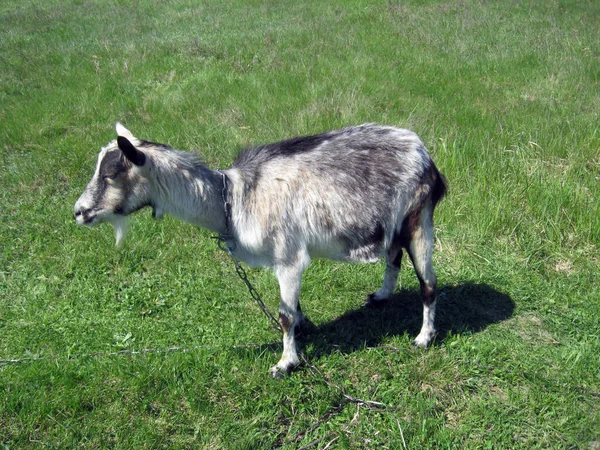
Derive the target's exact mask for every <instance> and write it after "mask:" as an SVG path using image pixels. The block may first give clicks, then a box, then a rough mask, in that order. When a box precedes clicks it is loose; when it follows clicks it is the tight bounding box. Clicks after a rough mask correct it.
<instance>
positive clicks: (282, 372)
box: [269, 365, 291, 379]
mask: <svg viewBox="0 0 600 450" xmlns="http://www.w3.org/2000/svg"><path fill="white" fill-rule="evenodd" d="M290 370H291V368H285V367H280V366H279V365H276V366H273V367H271V370H270V371H269V372H270V373H271V376H272V377H273V378H278V379H282V378H285V377H287V376H288V375H289V374H290Z"/></svg>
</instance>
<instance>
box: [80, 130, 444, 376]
mask: <svg viewBox="0 0 600 450" xmlns="http://www.w3.org/2000/svg"><path fill="white" fill-rule="evenodd" d="M116 132H117V136H118V138H117V140H116V141H112V142H111V143H109V144H108V145H107V146H106V147H104V148H102V150H101V151H100V154H99V156H98V162H97V165H96V171H95V173H94V175H93V177H92V179H91V181H90V182H89V184H88V185H87V187H86V189H85V191H84V192H83V193H82V195H81V197H80V198H79V199H78V200H77V202H76V204H75V219H76V221H77V223H78V224H84V225H94V224H98V223H102V222H109V223H112V224H113V226H114V227H115V231H116V240H117V245H120V244H121V243H122V242H123V239H124V238H125V231H126V220H127V219H126V217H127V216H128V215H130V214H132V213H133V212H136V211H138V210H140V209H142V208H144V207H146V206H149V207H151V208H152V209H153V217H155V218H159V217H161V216H162V215H163V214H164V213H168V214H171V215H173V216H175V217H178V218H180V219H182V220H184V221H187V222H189V223H192V224H194V225H197V226H199V227H205V228H208V229H210V230H214V231H215V232H217V233H219V234H220V235H225V233H227V235H226V236H224V239H226V242H227V245H228V247H230V248H231V249H233V254H234V256H235V257H236V258H238V259H240V260H242V261H245V262H246V263H247V264H249V265H253V266H255V265H258V266H263V267H269V268H272V269H273V270H274V272H275V275H276V277H277V280H278V281H279V287H280V293H281V301H280V305H279V323H280V325H281V329H282V331H283V354H282V357H281V359H280V361H279V362H278V363H277V364H276V365H275V366H274V367H272V368H271V374H272V375H273V376H274V377H278V376H282V375H285V374H287V373H288V372H289V371H290V370H291V369H293V368H294V367H295V366H296V365H298V364H299V359H298V354H297V349H296V340H295V327H296V326H297V325H299V324H300V322H301V321H302V320H303V319H304V315H303V314H302V311H301V309H300V304H299V294H300V284H301V277H302V273H303V271H304V269H306V267H307V266H308V264H309V262H310V259H311V258H315V257H325V258H330V259H335V260H346V261H359V262H375V261H377V260H378V259H379V257H380V256H381V254H382V253H383V254H384V256H385V259H386V263H387V264H386V269H385V274H384V278H383V285H382V287H381V288H380V289H379V290H377V291H376V292H375V293H373V294H370V295H369V296H368V297H367V300H366V301H367V304H376V303H377V302H380V301H382V300H384V299H386V298H388V297H390V296H391V295H392V294H393V292H394V289H395V287H396V284H397V280H398V274H399V271H400V262H401V258H402V249H405V250H406V251H407V253H408V255H409V256H410V258H411V259H412V262H413V265H414V269H415V272H416V274H417V277H418V279H419V282H420V285H421V294H422V296H423V324H422V328H421V331H420V333H419V335H418V336H417V337H416V339H415V340H414V342H413V345H415V346H419V347H427V346H428V345H429V344H430V343H431V340H432V339H433V337H434V335H435V327H434V316H435V304H436V276H435V273H434V271H433V265H432V252H433V211H434V208H435V206H436V204H437V203H438V201H439V200H440V199H441V198H442V197H443V196H444V194H445V193H446V187H447V184H446V179H445V178H444V176H443V175H442V174H441V173H440V172H439V171H438V169H437V168H436V166H435V164H434V163H433V162H432V160H431V158H430V156H429V153H428V152H427V149H426V148H425V146H424V145H423V143H422V142H421V140H420V139H419V137H418V136H417V135H416V134H415V133H413V132H412V131H409V130H405V129H400V128H394V127H389V126H378V125H374V124H363V125H360V126H355V127H348V128H344V129H341V130H336V131H329V132H325V133H322V134H318V135H315V136H306V137H298V138H293V139H289V140H284V141H281V142H278V143H274V144H269V145H263V146H258V147H254V148H249V149H246V150H244V151H242V152H241V153H240V154H239V156H238V157H237V158H236V159H235V161H234V163H233V166H232V167H231V168H230V169H228V170H224V171H216V170H211V169H209V168H208V167H206V165H204V164H203V163H202V162H201V161H200V160H199V159H198V158H197V157H196V156H194V155H192V154H190V153H185V152H180V151H176V150H173V149H171V148H170V147H168V146H166V145H163V144H156V143H152V142H148V141H144V140H140V139H137V138H136V137H134V136H133V134H132V133H131V132H130V131H129V130H127V129H126V128H125V127H124V126H123V125H121V124H120V123H118V122H117V124H116ZM224 189H225V191H224ZM224 195H226V198H224Z"/></svg>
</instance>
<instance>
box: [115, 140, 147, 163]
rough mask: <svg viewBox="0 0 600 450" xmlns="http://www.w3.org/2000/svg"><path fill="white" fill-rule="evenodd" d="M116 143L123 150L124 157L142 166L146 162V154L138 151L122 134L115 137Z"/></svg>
mask: <svg viewBox="0 0 600 450" xmlns="http://www.w3.org/2000/svg"><path fill="white" fill-rule="evenodd" d="M117 144H118V145H119V149H121V151H122V152H123V154H124V155H125V157H126V158H127V159H128V160H129V161H131V162H132V163H133V164H135V165H136V166H143V165H144V163H145V162H146V155H144V153H143V152H141V151H139V150H138V149H137V148H135V146H134V145H133V144H132V143H131V142H129V139H127V138H126V137H123V136H119V137H118V138H117Z"/></svg>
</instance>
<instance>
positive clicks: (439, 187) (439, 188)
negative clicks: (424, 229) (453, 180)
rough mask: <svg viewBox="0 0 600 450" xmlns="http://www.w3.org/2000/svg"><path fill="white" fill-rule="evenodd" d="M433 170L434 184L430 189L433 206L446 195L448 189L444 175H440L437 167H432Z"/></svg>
mask: <svg viewBox="0 0 600 450" xmlns="http://www.w3.org/2000/svg"><path fill="white" fill-rule="evenodd" d="M433 170H434V173H435V175H434V178H435V181H434V185H433V189H432V191H431V202H432V203H433V207H434V208H435V205H437V203H438V202H439V201H440V200H441V199H442V198H443V197H444V195H446V191H447V190H448V181H447V180H446V177H445V176H444V175H442V173H441V172H440V171H439V170H437V167H435V166H434V167H433Z"/></svg>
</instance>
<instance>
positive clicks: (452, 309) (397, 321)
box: [298, 283, 515, 356]
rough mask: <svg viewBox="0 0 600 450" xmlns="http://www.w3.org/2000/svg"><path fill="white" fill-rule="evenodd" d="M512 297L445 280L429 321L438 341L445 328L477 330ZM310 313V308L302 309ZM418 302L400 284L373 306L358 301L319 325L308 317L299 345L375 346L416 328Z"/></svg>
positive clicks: (324, 349)
mask: <svg viewBox="0 0 600 450" xmlns="http://www.w3.org/2000/svg"><path fill="white" fill-rule="evenodd" d="M514 309H515V303H514V302H513V300H512V299H511V298H510V297H509V296H508V295H506V294H504V293H502V292H500V291H497V290H496V289H494V288H492V287H490V286H488V285H485V284H476V283H461V284H458V285H454V286H445V287H443V288H442V289H440V290H439V293H438V301H437V307H436V318H435V324H436V329H437V336H436V339H435V342H434V344H433V345H440V344H441V343H442V342H443V341H444V339H445V338H446V337H447V336H448V334H449V333H452V334H460V333H464V332H479V331H482V330H484V329H485V328H486V327H487V326H489V325H491V324H494V323H498V322H501V321H503V320H506V319H508V318H510V317H511V316H512V315H513V312H514ZM308 316H309V319H310V312H309V311H308ZM422 319H423V304H422V300H421V295H420V293H419V292H418V291H416V290H401V291H399V292H397V293H396V294H394V296H393V297H391V298H390V299H389V300H386V301H385V302H382V304H381V305H378V306H376V307H371V306H369V307H368V306H363V307H360V308H358V309H355V310H352V311H348V312H347V313H345V314H343V315H342V316H340V317H338V318H336V319H334V320H332V321H330V322H327V323H323V324H320V325H317V326H315V325H313V324H312V323H310V321H309V322H308V324H306V325H304V326H303V327H302V329H301V330H299V331H300V332H299V334H298V341H299V344H300V347H304V346H306V345H307V344H312V347H313V349H312V350H311V354H312V356H320V355H323V354H328V353H331V352H332V351H334V350H335V351H338V352H342V353H350V352H353V351H356V350H358V349H361V348H364V347H365V346H366V347H377V346H378V345H380V344H381V343H382V341H383V340H384V339H385V338H388V337H392V336H400V335H404V334H408V335H409V336H410V337H411V338H415V337H416V336H417V334H418V333H419V330H420V329H421V323H422Z"/></svg>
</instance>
